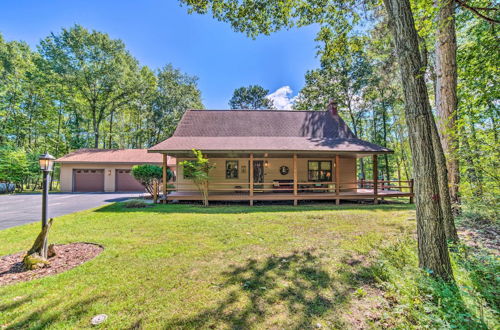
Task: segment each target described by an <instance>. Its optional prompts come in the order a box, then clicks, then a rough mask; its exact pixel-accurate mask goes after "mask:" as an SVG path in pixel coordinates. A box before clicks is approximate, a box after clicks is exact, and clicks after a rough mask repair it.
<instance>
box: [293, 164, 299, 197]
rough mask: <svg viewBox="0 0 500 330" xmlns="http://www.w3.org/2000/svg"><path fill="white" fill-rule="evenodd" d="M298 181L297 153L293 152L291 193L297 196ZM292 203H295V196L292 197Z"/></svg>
mask: <svg viewBox="0 0 500 330" xmlns="http://www.w3.org/2000/svg"><path fill="white" fill-rule="evenodd" d="M297 188H298V181H297V154H293V195H294V196H297V190H298V189H297ZM293 205H294V206H296V205H297V198H294V200H293Z"/></svg>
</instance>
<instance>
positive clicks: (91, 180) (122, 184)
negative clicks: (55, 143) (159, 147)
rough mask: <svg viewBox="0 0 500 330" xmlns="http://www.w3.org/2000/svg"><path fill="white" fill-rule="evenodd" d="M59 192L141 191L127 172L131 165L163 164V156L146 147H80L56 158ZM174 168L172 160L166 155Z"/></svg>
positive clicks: (173, 160)
mask: <svg viewBox="0 0 500 330" xmlns="http://www.w3.org/2000/svg"><path fill="white" fill-rule="evenodd" d="M56 162H58V163H60V164H61V172H60V173H61V174H60V179H59V180H60V185H61V191H63V192H115V191H116V192H144V191H145V190H144V187H143V186H142V185H141V184H140V183H139V182H138V181H137V180H135V179H134V177H133V176H132V174H131V170H132V167H133V166H135V165H142V164H152V165H158V166H162V165H163V156H162V155H161V154H158V153H148V152H147V149H118V150H110V149H80V150H77V151H74V152H72V153H70V154H68V155H66V156H63V157H61V158H59V159H57V160H56ZM167 166H168V167H170V169H171V170H172V171H174V172H175V169H176V160H175V158H172V157H167Z"/></svg>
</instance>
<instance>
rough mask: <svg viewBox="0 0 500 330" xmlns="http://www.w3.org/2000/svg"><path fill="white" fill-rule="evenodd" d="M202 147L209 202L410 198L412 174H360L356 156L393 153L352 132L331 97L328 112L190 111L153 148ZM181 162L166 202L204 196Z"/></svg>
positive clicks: (187, 155) (183, 154)
mask: <svg viewBox="0 0 500 330" xmlns="http://www.w3.org/2000/svg"><path fill="white" fill-rule="evenodd" d="M193 149H198V150H201V151H202V152H203V154H204V156H205V157H207V158H208V159H209V160H210V161H211V163H212V164H215V168H214V169H213V170H212V171H211V173H210V183H209V197H208V199H209V201H248V202H249V203H250V205H253V202H254V201H277V200H289V201H293V203H294V205H297V202H298V201H300V200H331V201H335V202H336V204H339V202H340V200H372V201H373V202H374V203H377V202H378V200H379V199H383V198H386V197H409V198H410V202H412V197H413V183H412V181H411V180H410V181H393V182H390V181H383V180H378V173H377V166H374V167H373V168H374V170H373V171H374V173H373V178H374V180H370V181H368V180H363V181H360V180H358V178H357V173H356V171H357V161H358V160H359V159H360V158H363V157H372V159H373V162H374V163H375V164H377V156H378V155H381V154H385V153H392V152H393V151H392V150H389V149H387V148H384V147H381V146H379V145H376V144H373V143H370V142H367V141H363V140H361V139H359V138H357V137H356V135H354V133H353V132H352V131H351V130H350V128H349V127H348V126H347V125H346V123H345V122H344V120H343V119H342V118H341V117H340V116H339V114H338V111H337V105H336V104H335V103H334V102H331V103H330V105H329V106H328V109H327V110H326V111H285V110H189V111H187V112H186V113H185V114H184V116H183V117H182V119H181V121H180V122H179V125H178V127H177V129H176V131H175V133H174V134H173V136H172V137H170V138H168V139H166V140H165V141H163V142H161V143H159V144H157V145H155V146H153V147H152V148H150V149H149V150H148V152H150V153H161V154H163V159H164V173H165V168H166V167H165V166H166V164H165V162H166V159H167V155H168V157H172V158H174V157H175V159H176V162H177V164H178V163H179V162H181V161H183V160H189V159H193V152H192V150H193ZM176 167H177V174H176V181H175V182H169V185H168V186H167V185H166V184H165V178H164V184H163V185H162V186H163V188H162V189H163V196H167V198H164V201H165V202H168V201H169V200H188V201H195V200H202V196H201V194H200V193H199V192H198V190H197V189H196V186H195V185H194V184H193V182H192V181H191V180H190V178H189V177H186V176H185V175H184V174H183V169H182V166H176Z"/></svg>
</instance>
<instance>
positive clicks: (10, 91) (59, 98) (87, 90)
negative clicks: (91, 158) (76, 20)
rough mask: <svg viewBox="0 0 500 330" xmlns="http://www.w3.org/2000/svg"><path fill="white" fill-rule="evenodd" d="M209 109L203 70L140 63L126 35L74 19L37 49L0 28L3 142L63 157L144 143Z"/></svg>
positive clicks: (0, 142)
mask: <svg viewBox="0 0 500 330" xmlns="http://www.w3.org/2000/svg"><path fill="white" fill-rule="evenodd" d="M189 108H203V104H202V102H201V92H200V90H199V89H198V86H197V77H194V76H191V75H188V74H186V73H184V72H181V71H180V70H179V69H176V68H175V67H174V66H173V65H171V64H168V65H165V66H164V67H162V68H160V69H156V70H153V69H151V68H149V67H147V66H142V65H141V64H140V63H139V62H138V61H137V59H135V58H134V57H133V55H132V54H131V53H130V52H128V51H127V49H126V47H125V44H124V43H123V42H122V41H121V40H117V39H112V38H110V37H109V35H107V34H106V33H103V32H99V31H89V30H87V29H85V28H84V27H82V26H79V25H75V26H72V27H70V28H66V29H62V30H61V31H59V32H56V33H52V34H51V35H49V36H48V37H46V38H44V39H43V40H42V41H41V42H40V44H39V45H38V47H37V50H32V49H31V48H30V47H29V46H28V45H27V44H26V43H24V42H21V41H6V40H5V39H4V38H3V37H2V36H1V35H0V145H2V146H5V145H8V146H12V147H15V148H24V149H25V150H26V151H28V152H32V153H37V154H38V153H43V152H45V151H48V152H49V153H51V154H53V155H54V156H56V157H58V156H61V155H63V154H66V153H67V152H69V151H71V150H74V149H78V148H92V147H97V148H145V147H149V146H152V145H154V144H156V143H158V142H160V141H162V140H163V139H165V138H167V137H169V136H170V135H171V134H172V133H173V130H174V129H175V126H176V124H177V122H178V120H179V118H180V117H181V116H182V113H183V112H184V111H185V110H186V109H189Z"/></svg>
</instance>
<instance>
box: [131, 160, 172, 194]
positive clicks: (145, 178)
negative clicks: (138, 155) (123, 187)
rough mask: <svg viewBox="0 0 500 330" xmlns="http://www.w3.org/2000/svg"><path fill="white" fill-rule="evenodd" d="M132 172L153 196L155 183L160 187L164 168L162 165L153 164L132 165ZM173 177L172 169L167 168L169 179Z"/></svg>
mask: <svg viewBox="0 0 500 330" xmlns="http://www.w3.org/2000/svg"><path fill="white" fill-rule="evenodd" d="M131 173H132V176H133V177H134V178H135V179H136V180H137V181H139V182H140V183H141V184H142V185H143V186H144V188H146V191H147V192H149V193H150V194H151V196H153V195H154V193H155V192H154V186H155V184H156V185H157V186H158V187H159V186H160V183H161V181H162V179H163V169H162V168H161V167H160V166H156V165H151V164H143V165H135V166H134V167H132V171H131ZM172 177H173V173H172V171H171V170H170V168H167V181H169V180H171V179H172Z"/></svg>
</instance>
